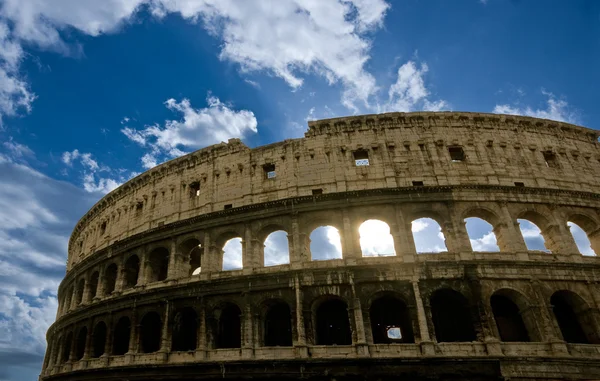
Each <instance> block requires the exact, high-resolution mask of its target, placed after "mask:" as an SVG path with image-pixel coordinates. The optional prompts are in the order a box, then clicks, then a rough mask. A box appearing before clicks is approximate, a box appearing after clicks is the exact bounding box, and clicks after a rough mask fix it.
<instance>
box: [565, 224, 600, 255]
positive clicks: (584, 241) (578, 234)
mask: <svg viewBox="0 0 600 381" xmlns="http://www.w3.org/2000/svg"><path fill="white" fill-rule="evenodd" d="M567 225H568V226H569V230H570V231H571V235H572V236H573V240H575V244H576V245H577V248H578V249H579V252H580V253H581V254H583V255H597V254H596V252H595V251H594V249H593V248H592V243H591V242H590V239H589V238H588V235H587V233H586V232H585V230H583V229H582V228H581V226H579V225H577V224H576V223H575V222H571V221H569V222H567Z"/></svg>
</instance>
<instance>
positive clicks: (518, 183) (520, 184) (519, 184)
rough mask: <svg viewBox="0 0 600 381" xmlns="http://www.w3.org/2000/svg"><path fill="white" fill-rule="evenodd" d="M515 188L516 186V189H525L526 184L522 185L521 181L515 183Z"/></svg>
mask: <svg viewBox="0 0 600 381" xmlns="http://www.w3.org/2000/svg"><path fill="white" fill-rule="evenodd" d="M515 186H516V187H524V186H525V183H522V182H520V181H515Z"/></svg>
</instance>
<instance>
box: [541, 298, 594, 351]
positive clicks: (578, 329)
mask: <svg viewBox="0 0 600 381" xmlns="http://www.w3.org/2000/svg"><path fill="white" fill-rule="evenodd" d="M572 298H573V297H572V296H571V295H569V294H568V293H566V292H562V291H558V292H555V293H554V295H552V297H551V298H550V304H552V311H553V312H554V316H555V317H556V321H557V322H558V326H559V328H560V332H561V333H562V335H563V339H564V340H565V341H566V342H567V343H577V344H590V340H589V339H588V337H587V336H586V334H585V332H584V330H583V327H582V326H581V321H580V320H579V316H577V314H576V313H575V311H574V309H573V307H574V305H575V304H574V303H573V301H572Z"/></svg>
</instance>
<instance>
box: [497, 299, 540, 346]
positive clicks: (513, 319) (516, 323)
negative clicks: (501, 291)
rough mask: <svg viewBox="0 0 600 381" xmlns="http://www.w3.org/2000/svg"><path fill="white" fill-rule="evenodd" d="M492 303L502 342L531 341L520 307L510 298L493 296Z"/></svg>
mask: <svg viewBox="0 0 600 381" xmlns="http://www.w3.org/2000/svg"><path fill="white" fill-rule="evenodd" d="M490 302H491V305H492V312H493V313H494V319H495V320H496V326H497V327H498V333H499V334H500V340H501V341H506V342H511V341H521V342H524V341H530V339H529V334H528V333H527V328H526V327H525V323H524V322H523V318H522V317H521V312H520V311H519V307H517V305H516V304H515V303H514V302H513V301H512V300H510V298H508V297H506V296H504V295H492V298H491V300H490Z"/></svg>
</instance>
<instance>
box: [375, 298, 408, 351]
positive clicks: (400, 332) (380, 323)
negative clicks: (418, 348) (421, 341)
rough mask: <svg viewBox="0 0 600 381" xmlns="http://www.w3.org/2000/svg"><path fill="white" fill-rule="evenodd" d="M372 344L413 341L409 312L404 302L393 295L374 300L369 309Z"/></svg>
mask: <svg viewBox="0 0 600 381" xmlns="http://www.w3.org/2000/svg"><path fill="white" fill-rule="evenodd" d="M369 317H370V319H371V332H372V333H373V343H374V344H390V343H414V342H415V337H414V334H413V328H412V322H411V318H410V312H409V310H408V307H407V306H406V303H404V301H402V300H401V299H399V298H396V297H393V296H388V295H386V296H383V297H380V298H378V299H377V300H375V301H374V302H373V303H372V304H371V308H370V309H369Z"/></svg>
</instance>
